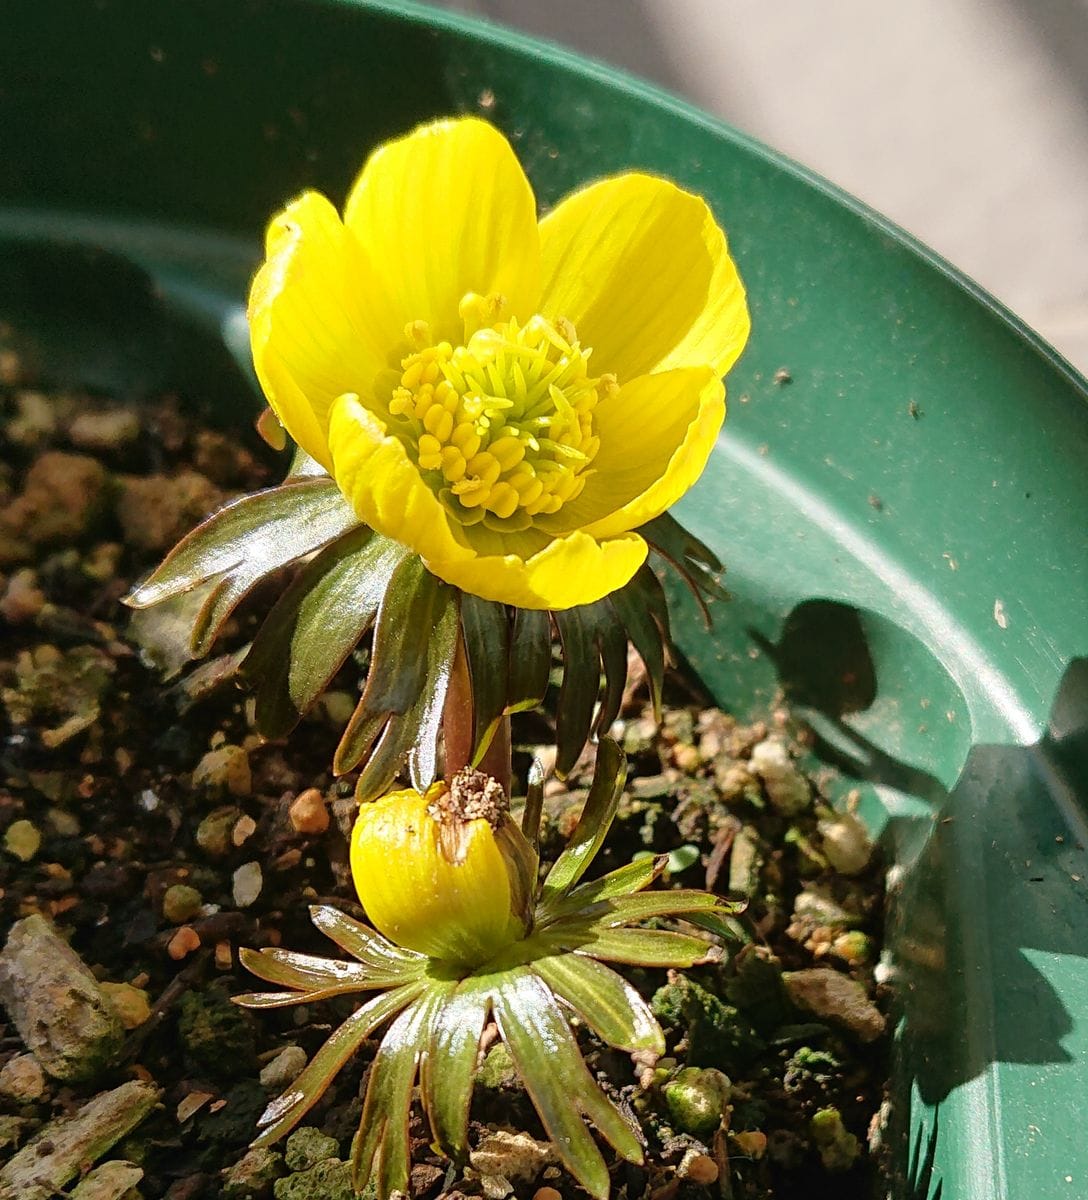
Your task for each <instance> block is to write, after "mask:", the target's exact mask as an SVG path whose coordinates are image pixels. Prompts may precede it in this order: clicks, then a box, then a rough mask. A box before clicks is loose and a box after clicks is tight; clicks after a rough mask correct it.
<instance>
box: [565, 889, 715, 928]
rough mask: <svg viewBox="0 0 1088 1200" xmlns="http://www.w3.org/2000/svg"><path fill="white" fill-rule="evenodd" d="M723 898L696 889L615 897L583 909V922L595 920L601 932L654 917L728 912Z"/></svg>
mask: <svg viewBox="0 0 1088 1200" xmlns="http://www.w3.org/2000/svg"><path fill="white" fill-rule="evenodd" d="M727 911H728V905H727V904H726V903H725V902H724V901H723V900H722V898H721V897H720V896H714V895H711V893H710V892H702V891H698V890H697V889H695V888H674V889H672V890H669V891H663V892H639V893H637V894H636V895H634V896H615V897H613V898H611V899H609V900H602V901H600V902H599V903H597V904H595V905H591V906H588V907H586V908H583V909H582V911H581V913H580V914H579V919H580V920H592V922H593V924H594V926H595V927H597V928H599V929H614V928H615V927H617V926H619V925H627V924H630V923H631V922H632V921H646V920H649V918H650V917H668V916H681V915H684V914H686V913H694V912H718V913H721V912H727Z"/></svg>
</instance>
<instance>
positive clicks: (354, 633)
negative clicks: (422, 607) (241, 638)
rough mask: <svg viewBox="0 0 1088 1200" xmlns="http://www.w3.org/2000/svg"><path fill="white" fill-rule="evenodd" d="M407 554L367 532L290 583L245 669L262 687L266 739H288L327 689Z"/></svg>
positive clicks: (353, 534) (339, 543) (355, 533)
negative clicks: (398, 565) (303, 715)
mask: <svg viewBox="0 0 1088 1200" xmlns="http://www.w3.org/2000/svg"><path fill="white" fill-rule="evenodd" d="M407 554H408V551H407V549H406V548H405V547H403V546H401V545H399V544H398V543H397V542H394V541H390V539H389V538H384V537H381V536H380V535H379V534H376V533H373V532H372V531H371V530H370V529H367V528H366V526H363V525H361V526H359V527H358V528H356V529H350V530H348V532H347V533H345V534H342V535H341V536H340V537H338V538H337V539H336V541H334V542H332V543H331V544H330V545H328V546H326V547H325V549H324V550H322V551H321V553H320V554H318V555H317V557H316V558H314V559H313V560H312V561H311V562H309V563H307V564H306V566H305V567H303V568H302V570H301V571H299V573H298V574H297V575H296V576H295V578H294V579H293V580H292V581H291V583H290V585H289V586H288V588H287V590H286V591H285V592H284V593H283V595H282V596H281V597H280V598H279V600H278V601H277V602H276V603H275V605H274V606H273V608H272V611H271V612H270V613H269V614H268V616H267V618H266V619H265V621H264V624H263V625H262V626H261V628H260V631H259V632H258V634H257V636H256V638H255V639H254V642H253V648H252V649H251V650H250V652H249V655H248V657H247V658H246V660H245V663H244V664H243V667H242V670H243V673H244V674H245V675H246V676H247V677H248V678H249V680H250V681H251V682H252V683H254V684H256V687H257V700H256V704H257V707H256V722H257V727H258V729H260V731H261V733H263V734H264V736H265V737H269V738H278V737H285V736H286V735H287V734H288V733H290V731H291V730H292V729H293V728H294V727H295V725H296V724H297V723H298V720H299V717H301V716H302V714H303V713H304V712H306V711H307V710H308V709H309V708H310V707H311V705H312V704H313V703H314V701H315V700H317V698H318V696H320V695H321V693H322V692H323V691H324V690H325V689H326V687H328V684H329V680H331V679H332V677H333V676H334V675H335V674H336V672H337V671H338V670H339V669H340V667H341V666H343V664H344V661H345V659H346V658H347V657H348V655H349V654H350V653H351V652H352V650H354V649H355V647H356V645H357V644H358V642H359V639H360V638H361V637H362V636H363V634H364V633H365V632H366V631H367V629H369V627H370V625H371V623H372V622H373V620H374V616H375V614H376V613H377V611H378V605H379V604H380V603H381V598H382V596H383V594H384V592H385V589H386V586H387V585H388V583H389V579H390V577H391V575H392V573H393V570H394V568H395V567H396V565H397V564H398V563H399V562H400V561H401V560H402V559H403V558H405V557H406V556H407Z"/></svg>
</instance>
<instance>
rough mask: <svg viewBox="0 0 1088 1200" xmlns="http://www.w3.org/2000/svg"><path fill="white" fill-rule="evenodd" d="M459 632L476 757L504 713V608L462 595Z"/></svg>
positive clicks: (507, 628) (507, 634)
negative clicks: (465, 662) (470, 700)
mask: <svg viewBox="0 0 1088 1200" xmlns="http://www.w3.org/2000/svg"><path fill="white" fill-rule="evenodd" d="M461 632H462V634H463V636H464V639H465V659H466V661H467V663H468V674H469V680H470V682H471V684H472V707H473V714H474V731H473V745H472V749H473V752H474V755H477V756H479V755H482V754H483V753H484V751H485V750H486V749H487V747H488V745H490V743H491V739H492V737H493V736H494V734H495V730H496V729H497V728H498V725H499V722H500V721H501V720H502V717H503V713H504V711H505V710H506V698H507V687H508V678H507V676H508V667H509V661H510V619H509V616H508V615H507V609H506V605H505V604H496V603H495V602H494V601H493V600H481V599H480V597H479V596H473V595H471V594H470V593H468V592H465V593H464V594H463V595H462V597H461ZM476 761H478V757H477V759H476Z"/></svg>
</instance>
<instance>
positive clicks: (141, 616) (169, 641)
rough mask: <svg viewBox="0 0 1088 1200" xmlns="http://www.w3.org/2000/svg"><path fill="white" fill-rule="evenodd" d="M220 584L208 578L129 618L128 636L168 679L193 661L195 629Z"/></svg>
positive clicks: (146, 658)
mask: <svg viewBox="0 0 1088 1200" xmlns="http://www.w3.org/2000/svg"><path fill="white" fill-rule="evenodd" d="M217 583H218V581H217V580H215V579H212V580H206V581H205V582H204V583H201V584H197V585H196V586H195V587H193V588H192V589H191V590H190V591H188V592H179V593H178V594H177V595H174V596H168V597H167V598H166V599H165V600H162V601H159V602H158V603H156V604H154V605H152V606H151V607H150V608H138V609H135V610H134V612H133V613H132V616H131V617H130V618H129V623H128V636H129V638H130V639H131V640H132V641H134V642H135V643H136V645H138V646H139V647H140V652H141V657H142V658H143V659H144V660H145V661H147V662H150V663H151V664H152V665H153V666H154V667H155V669H156V670H157V671H159V672H160V674H162V675H163V676H164V677H165V678H166V679H172V678H173V677H174V676H175V675H177V674H178V672H180V671H181V670H182V668H183V667H184V666H185V665H186V664H187V663H189V662H191V661H192V657H193V629H194V628H195V627H196V624H197V622H198V621H199V620H200V614H201V612H202V611H203V610H204V608H205V607H206V605H207V603H208V601H209V599H210V598H211V597H212V593H213V592H214V591H215V589H216V586H217Z"/></svg>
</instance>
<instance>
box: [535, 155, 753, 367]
mask: <svg viewBox="0 0 1088 1200" xmlns="http://www.w3.org/2000/svg"><path fill="white" fill-rule="evenodd" d="M540 245H541V254H542V256H543V264H544V277H543V291H542V297H543V298H542V301H541V311H542V312H543V314H544V315H545V316H546V317H549V318H550V319H552V320H555V319H557V318H559V317H566V318H567V319H568V320H569V321H572V322H573V323H574V326H575V328H576V329H577V330H578V337H579V340H580V341H581V343H582V345H583V346H591V347H592V348H593V358H592V367H593V372H594V374H600V373H602V372H605V371H610V372H613V373H614V374H616V375H617V376H618V378H619V379H620V381H621V382H623V381H624V380H628V379H633V378H634V377H635V376H637V375H643V374H648V373H649V372H651V371H657V370H664V369H666V368H670V367H688V366H704V365H705V366H710V367H711V368H712V369H713V370H714V371H715V373H716V374H718V375H724V374H725V372H726V371H727V370H728V369H729V368H730V367H731V366H732V365H733V363H734V362H735V361H736V359H737V357H738V356H739V355H740V352H741V350H742V349H743V348H744V343H745V342H746V341H747V338H748V329H749V319H748V306H747V304H746V302H745V298H744V288H743V286H742V284H741V282H740V278H739V276H738V275H737V270H736V266H735V265H734V263H733V260H732V259H731V258H730V257H729V251H728V248H727V246H726V240H725V234H724V233H723V232H722V231H721V229H720V228H719V227H718V224H717V222H716V221H715V220H714V216H713V214H712V213H711V211H710V209H709V208H708V207H707V205H706V202H705V201H704V200H702V199H701V198H700V197H699V196H694V195H692V194H691V193H690V192H685V191H682V190H681V189H680V188H678V187H676V185H675V184H672V183H669V182H667V181H666V180H664V179H656V178H653V177H652V176H649V175H638V174H629V175H619V176H616V177H614V178H612V179H603V180H601V181H599V182H597V183H593V184H590V185H589V186H588V187H586V188H583V189H582V190H581V191H578V192H574V193H573V194H572V195H570V196H568V197H567V198H566V199H565V200H563V201H562V202H561V203H560V204H559V205H558V206H557V207H556V208H555V209H554V211H552V212H551V213H550V214H549V215H548V216H546V217H545V218H544V220H543V221H541V223H540Z"/></svg>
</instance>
